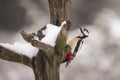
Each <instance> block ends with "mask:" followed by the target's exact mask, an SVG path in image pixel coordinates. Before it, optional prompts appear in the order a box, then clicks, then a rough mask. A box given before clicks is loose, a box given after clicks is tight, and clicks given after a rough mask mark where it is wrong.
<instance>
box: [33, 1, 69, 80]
mask: <svg viewBox="0 0 120 80" xmlns="http://www.w3.org/2000/svg"><path fill="white" fill-rule="evenodd" d="M48 2H49V8H50V23H51V24H54V25H57V26H59V25H60V24H61V22H62V21H64V20H65V21H67V20H68V10H69V6H70V0H48ZM69 27H70V25H69V23H67V24H66V25H65V28H64V29H62V31H61V33H60V34H59V36H58V38H57V41H56V46H55V48H50V50H49V51H48V52H45V51H44V50H39V52H38V54H37V56H36V57H34V58H33V59H32V67H33V71H34V74H35V80H60V74H59V68H60V64H61V61H62V60H63V59H64V55H65V52H64V48H65V45H66V37H67V31H68V29H69ZM65 32H66V33H65Z"/></svg>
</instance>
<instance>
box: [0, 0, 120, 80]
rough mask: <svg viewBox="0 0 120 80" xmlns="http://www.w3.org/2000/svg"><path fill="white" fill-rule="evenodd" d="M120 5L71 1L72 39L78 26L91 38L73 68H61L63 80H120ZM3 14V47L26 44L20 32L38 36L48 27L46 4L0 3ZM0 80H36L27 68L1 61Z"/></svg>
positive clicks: (112, 0)
mask: <svg viewBox="0 0 120 80" xmlns="http://www.w3.org/2000/svg"><path fill="white" fill-rule="evenodd" d="M3 4H4V5H3ZM119 4H120V1H119V0H74V1H73V0H72V5H71V10H70V18H71V20H72V22H73V25H72V29H71V32H70V35H69V36H73V35H75V34H77V33H78V32H77V31H78V30H77V29H76V28H75V27H76V26H78V25H79V24H80V25H85V27H86V28H87V29H88V30H89V32H90V35H89V37H88V38H86V39H85V40H84V44H83V47H82V49H81V50H80V51H79V52H78V54H77V56H76V58H75V59H74V60H73V62H72V63H71V64H70V66H68V68H65V67H64V64H62V65H61V69H60V74H61V76H60V77H61V80H120V54H119V53H120V49H119V48H120V42H119V41H120V10H119V8H120V6H119ZM0 11H1V12H3V13H4V14H3V13H0V43H6V42H7V43H11V44H14V42H16V41H17V42H21V43H25V41H24V40H23V39H22V37H21V35H20V34H19V31H20V29H24V30H25V31H27V32H36V31H37V30H38V29H39V28H40V27H43V26H44V25H46V24H48V23H49V8H48V3H47V0H43V1H42V0H18V1H16V0H13V1H12V0H9V1H8V0H1V1H0ZM16 44H18V43H16ZM23 49H24V48H23ZM27 51H28V53H29V49H28V50H27ZM31 56H32V55H31ZM0 80H34V75H33V72H32V70H31V69H30V68H28V67H26V66H23V65H21V64H16V63H12V62H8V61H4V60H0Z"/></svg>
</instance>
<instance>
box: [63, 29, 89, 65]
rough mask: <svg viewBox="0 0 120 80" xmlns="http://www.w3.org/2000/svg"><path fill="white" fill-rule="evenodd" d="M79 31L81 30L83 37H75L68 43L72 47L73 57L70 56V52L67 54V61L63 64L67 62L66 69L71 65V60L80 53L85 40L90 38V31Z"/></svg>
mask: <svg viewBox="0 0 120 80" xmlns="http://www.w3.org/2000/svg"><path fill="white" fill-rule="evenodd" d="M79 30H80V33H82V35H78V36H75V37H73V38H72V39H71V40H69V41H68V43H67V45H69V46H70V47H71V51H70V52H71V55H70V52H69V53H66V57H65V60H64V61H63V62H66V67H67V66H68V65H69V63H70V62H71V60H72V59H73V58H74V57H75V56H76V53H77V52H78V50H79V49H80V48H81V47H82V44H83V39H84V38H87V37H88V36H89V31H88V30H87V29H86V28H81V27H79ZM68 54H69V57H70V58H69V59H67V56H68Z"/></svg>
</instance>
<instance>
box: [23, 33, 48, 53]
mask: <svg viewBox="0 0 120 80" xmlns="http://www.w3.org/2000/svg"><path fill="white" fill-rule="evenodd" d="M21 35H22V37H23V39H24V40H25V41H27V42H30V43H31V44H32V45H33V46H34V47H37V48H39V49H40V50H43V51H48V50H49V47H50V46H49V45H47V44H45V43H42V42H40V41H39V40H38V39H35V38H34V36H35V35H33V34H28V33H27V32H25V31H21Z"/></svg>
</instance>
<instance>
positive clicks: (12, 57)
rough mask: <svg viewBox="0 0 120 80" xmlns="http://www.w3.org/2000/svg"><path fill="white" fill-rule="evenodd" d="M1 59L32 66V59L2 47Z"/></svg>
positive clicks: (0, 50)
mask: <svg viewBox="0 0 120 80" xmlns="http://www.w3.org/2000/svg"><path fill="white" fill-rule="evenodd" d="M0 58H1V59H3V60H7V61H12V62H17V63H21V64H24V65H26V66H29V67H32V66H31V59H30V58H29V57H27V56H25V55H22V54H18V53H16V52H14V51H12V50H9V49H7V48H4V47H2V46H1V45H0Z"/></svg>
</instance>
